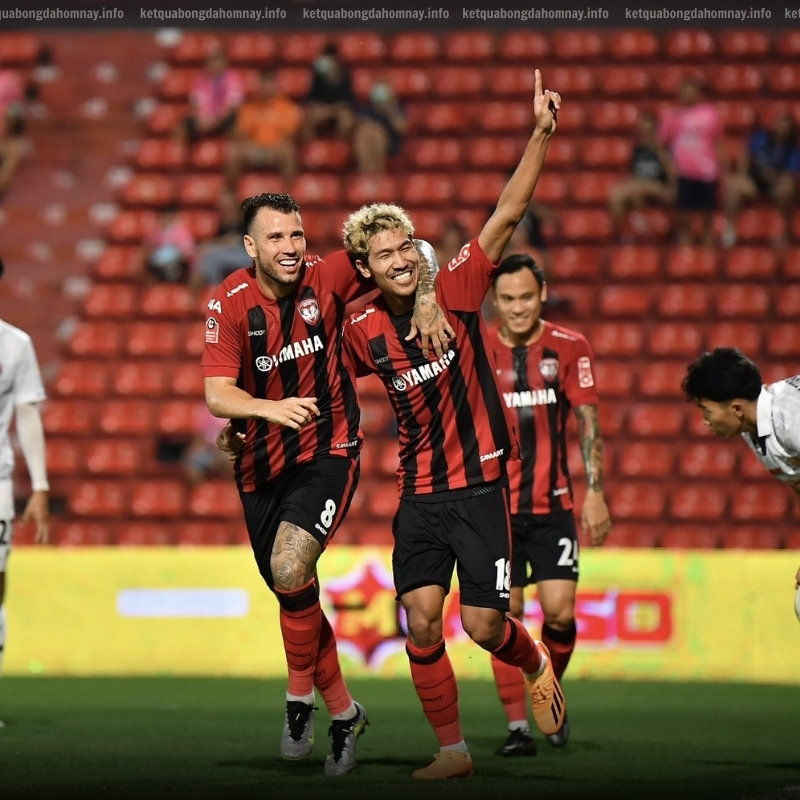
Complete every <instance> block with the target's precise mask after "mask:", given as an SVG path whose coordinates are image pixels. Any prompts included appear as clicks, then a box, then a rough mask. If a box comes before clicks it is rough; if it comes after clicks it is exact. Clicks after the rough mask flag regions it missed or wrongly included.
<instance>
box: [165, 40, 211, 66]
mask: <svg viewBox="0 0 800 800" xmlns="http://www.w3.org/2000/svg"><path fill="white" fill-rule="evenodd" d="M218 45H219V39H218V38H217V37H216V36H214V35H212V34H210V33H195V32H192V33H186V32H184V33H183V35H182V36H181V38H180V41H179V42H178V43H177V44H176V45H175V46H174V47H173V48H172V50H171V51H170V54H169V60H170V61H171V62H172V63H173V64H180V65H182V66H187V65H198V66H202V64H203V62H204V61H205V60H206V58H208V55H209V53H211V52H212V50H213V49H214V48H215V47H216V46H218Z"/></svg>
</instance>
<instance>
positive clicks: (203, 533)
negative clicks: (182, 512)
mask: <svg viewBox="0 0 800 800" xmlns="http://www.w3.org/2000/svg"><path fill="white" fill-rule="evenodd" d="M238 541H239V535H238V531H237V530H236V528H235V527H234V526H233V525H232V524H230V523H228V522H227V521H226V522H198V521H193V522H184V523H182V524H180V525H178V527H177V528H176V529H175V542H176V544H179V545H180V546H181V547H224V546H228V545H233V544H237V543H238Z"/></svg>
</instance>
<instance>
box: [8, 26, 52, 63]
mask: <svg viewBox="0 0 800 800" xmlns="http://www.w3.org/2000/svg"><path fill="white" fill-rule="evenodd" d="M41 49H42V43H41V42H40V40H39V38H38V37H37V36H35V35H28V34H25V33H21V32H20V31H14V32H13V33H5V34H2V35H0V64H2V65H3V66H4V67H9V66H17V67H32V66H34V65H35V63H36V59H37V58H38V57H39V54H40V52H41Z"/></svg>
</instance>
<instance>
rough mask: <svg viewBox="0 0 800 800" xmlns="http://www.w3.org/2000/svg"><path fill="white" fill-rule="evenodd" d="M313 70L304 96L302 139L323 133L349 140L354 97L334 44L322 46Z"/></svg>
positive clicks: (345, 68)
mask: <svg viewBox="0 0 800 800" xmlns="http://www.w3.org/2000/svg"><path fill="white" fill-rule="evenodd" d="M313 70H314V77H313V81H312V83H311V90H310V91H309V93H308V96H307V97H306V115H305V120H304V123H303V129H302V139H303V141H309V140H310V139H313V138H314V137H315V136H319V135H320V134H327V133H333V135H335V136H338V137H339V138H341V139H346V140H349V139H350V134H351V133H352V131H353V126H354V125H355V121H356V116H355V112H354V107H355V97H354V95H353V86H352V83H351V81H350V71H349V70H348V69H347V67H346V66H345V65H344V64H343V63H342V61H341V59H340V58H339V51H338V49H337V48H336V45H335V44H333V43H331V44H328V45H326V46H325V49H324V50H323V51H322V55H320V56H319V58H317V60H316V61H314V64H313Z"/></svg>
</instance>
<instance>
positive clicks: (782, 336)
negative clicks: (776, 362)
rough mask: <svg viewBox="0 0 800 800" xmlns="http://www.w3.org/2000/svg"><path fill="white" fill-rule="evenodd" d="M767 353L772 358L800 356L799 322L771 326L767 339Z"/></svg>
mask: <svg viewBox="0 0 800 800" xmlns="http://www.w3.org/2000/svg"><path fill="white" fill-rule="evenodd" d="M765 342H766V348H767V352H768V353H769V354H770V355H771V356H777V357H778V358H785V357H787V356H791V357H793V358H794V357H797V356H800V336H798V327H797V322H784V323H780V324H778V325H775V324H773V325H771V326H770V330H769V333H767V335H766V338H765Z"/></svg>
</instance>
